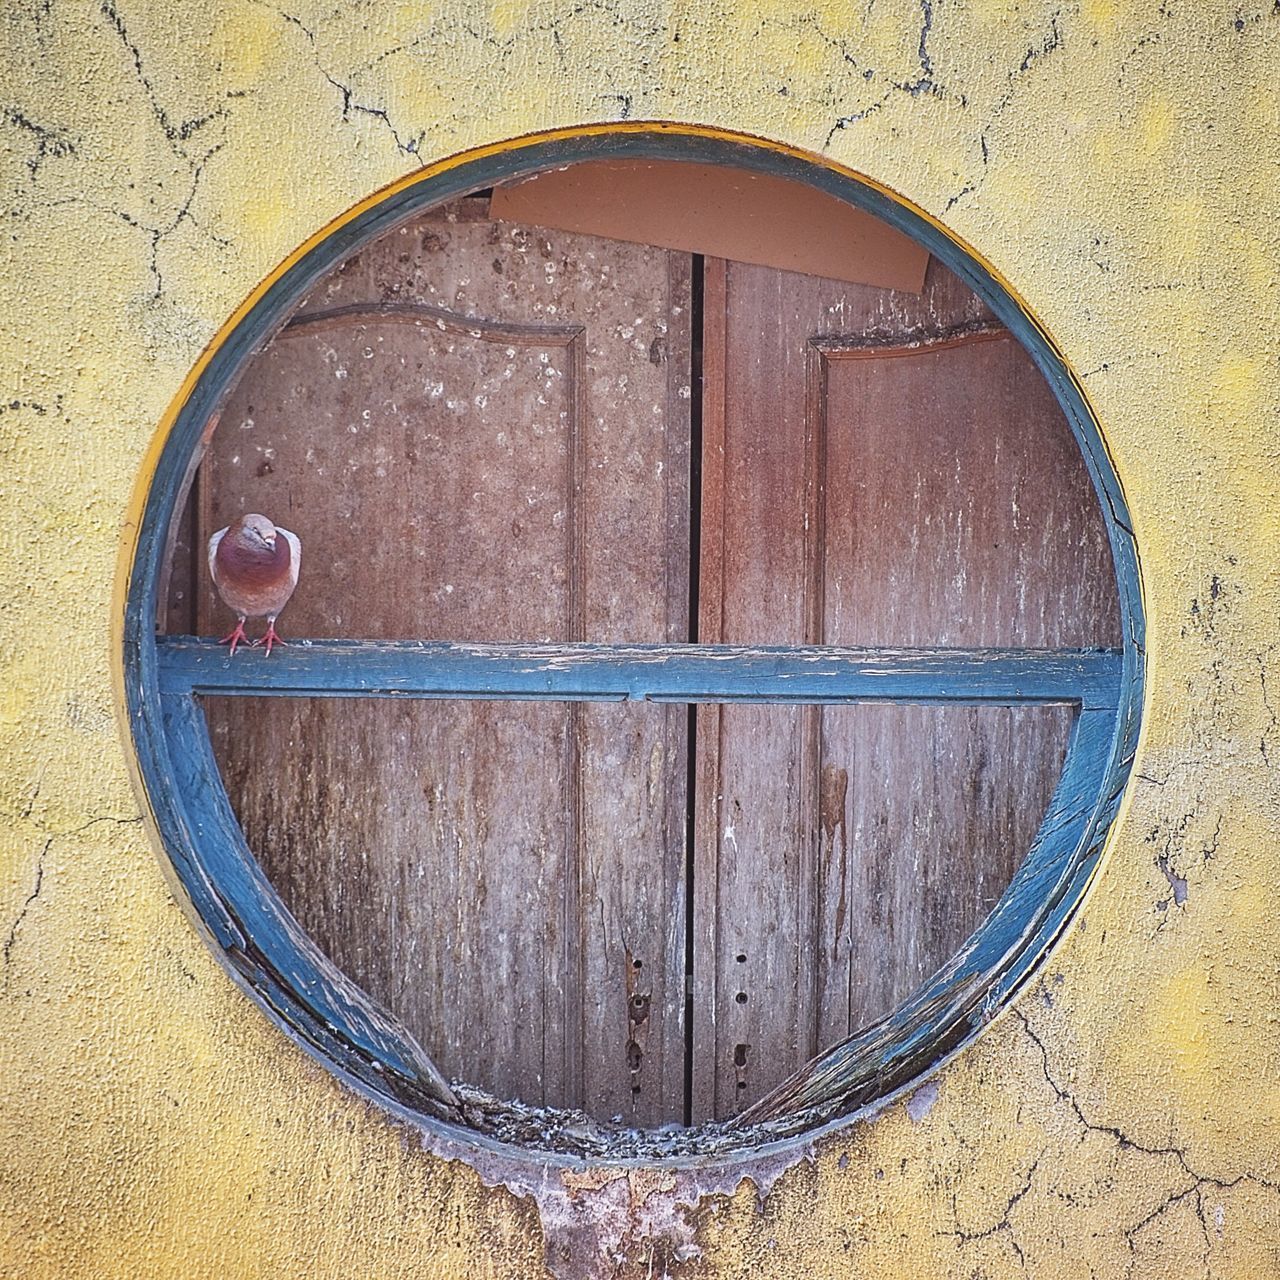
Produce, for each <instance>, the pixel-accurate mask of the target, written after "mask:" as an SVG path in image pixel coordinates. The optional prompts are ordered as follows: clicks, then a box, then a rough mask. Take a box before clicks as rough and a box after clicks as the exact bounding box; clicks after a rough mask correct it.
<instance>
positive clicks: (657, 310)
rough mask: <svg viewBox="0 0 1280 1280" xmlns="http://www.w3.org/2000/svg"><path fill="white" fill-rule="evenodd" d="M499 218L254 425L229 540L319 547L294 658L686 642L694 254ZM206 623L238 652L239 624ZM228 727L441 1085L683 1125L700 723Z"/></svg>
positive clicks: (342, 330) (400, 284) (306, 900)
mask: <svg viewBox="0 0 1280 1280" xmlns="http://www.w3.org/2000/svg"><path fill="white" fill-rule="evenodd" d="M484 207H485V206H484V202H483V201H464V202H461V203H460V204H459V205H456V206H454V207H452V208H450V209H449V210H446V211H444V212H439V213H436V214H433V215H431V216H428V217H425V218H422V219H420V220H418V221H416V222H415V223H414V224H413V225H412V226H409V227H405V228H403V229H402V230H400V231H399V232H398V233H396V234H394V235H392V236H390V237H389V238H387V239H385V240H383V241H382V242H380V243H379V244H377V245H376V246H373V247H371V248H370V249H369V250H368V251H366V252H365V253H363V254H361V255H360V256H359V257H358V258H356V259H354V260H352V261H350V262H348V263H347V264H346V265H345V266H344V267H343V269H342V270H340V271H339V272H337V273H336V274H335V275H334V276H333V277H332V278H331V279H330V280H329V281H328V282H327V283H326V284H325V285H323V286H322V287H321V288H320V289H318V290H317V291H316V292H315V294H314V295H313V296H312V297H311V298H309V299H308V300H307V301H306V302H305V303H304V305H303V306H302V308H301V311H300V313H299V314H298V316H297V317H296V318H295V319H294V320H293V322H292V323H291V324H290V325H289V327H288V328H287V329H285V330H284V332H283V333H282V334H281V335H280V336H279V337H278V338H277V339H276V341H275V342H274V343H273V344H272V346H271V347H270V349H268V350H267V351H266V352H264V353H263V354H262V356H261V357H260V358H259V359H258V360H257V361H256V363H255V364H254V365H253V367H252V369H251V370H250V371H249V373H248V374H247V375H246V377H245V378H244V380H243V381H242V382H241V384H240V386H239V387H238V389H237V390H236V392H235V393H234V395H233V396H232V398H231V400H230V402H229V403H228V404H227V405H226V406H225V409H224V411H223V413H222V415H221V422H220V425H219V427H218V429H217V432H216V433H215V438H214V441H213V443H212V445H211V448H210V451H209V454H208V456H207V458H206V461H205V463H204V469H203V474H202V475H201V478H200V489H199V493H200V513H201V514H200V521H199V523H200V533H199V539H200V541H201V543H202V542H203V539H204V538H205V537H206V536H207V535H208V533H209V532H211V531H212V530H214V529H217V528H220V527H221V526H222V525H224V524H226V523H227V522H228V521H229V520H230V519H232V518H234V517H235V516H236V515H238V514H240V513H241V512H243V511H249V510H257V511H263V512H266V513H267V514H269V515H270V516H272V518H274V519H276V520H277V521H278V522H279V523H281V524H284V525H285V526H286V527H288V528H291V529H292V530H293V531H294V532H296V533H297V534H298V535H299V536H300V537H301V539H302V544H303V549H304V551H303V555H304V560H303V571H302V572H303V577H302V583H303V586H302V588H301V589H300V590H299V591H298V593H297V595H296V597H295V599H294V601H293V603H291V605H290V606H289V609H288V611H287V613H286V614H285V616H284V618H283V619H282V626H283V628H284V633H285V634H286V636H290V635H292V636H295V637H297V636H338V637H364V638H378V639H414V638H424V639H436V640H465V641H480V642H483V641H527V642H547V641H556V640H596V641H615V640H642V641H650V642H662V641H668V640H683V639H684V638H685V637H686V634H687V621H686V620H687V612H688V546H689V534H688V525H687V521H688V509H689V502H688V493H687V485H688V474H689V466H688V447H689V427H688V421H689V404H690V391H689V353H690V341H689V297H690V282H689V262H688V258H687V257H683V256H681V255H674V254H668V253H665V252H663V251H661V250H656V249H648V248H643V247H640V246H622V245H616V244H606V243H604V242H599V241H591V240H588V239H586V238H583V237H573V236H566V235H560V236H554V237H553V236H549V235H545V234H542V233H539V232H537V231H535V230H531V229H526V228H522V227H512V226H507V225H502V224H498V223H494V222H490V221H489V220H488V219H487V217H485V215H484ZM199 599H200V611H199V618H198V624H199V628H200V630H201V631H202V632H203V633H206V634H207V633H210V632H212V631H215V630H216V629H217V627H218V626H220V625H221V622H222V621H223V620H224V619H225V610H223V609H222V608H221V606H220V605H218V603H217V601H216V598H215V597H214V596H213V595H212V593H211V592H210V591H209V590H208V589H205V590H203V591H202V592H201V593H200V596H199ZM237 660H239V659H237ZM208 714H209V721H210V726H211V732H212V735H213V741H214V746H215V750H216V753H217V756H218V759H219V762H220V765H221V767H222V771H223V775H224V777H225V779H226V781H227V786H228V790H229V793H230V795H231V797H232V800H233V803H234V805H235V807H236V810H237V813H238V816H239V818H240V820H241V824H242V825H243V827H244V829H245V832H246V835H247V837H248V840H249V844H250V847H251V848H252V849H254V851H255V852H256V853H257V854H258V856H259V859H260V861H261V862H262V864H263V866H264V868H265V870H266V872H267V874H268V876H269V877H270V878H271V880H272V881H273V883H274V884H275V885H276V887H277V888H278V890H279V891H280V893H281V895H282V896H283V898H284V901H285V903H286V905H288V906H289V908H290V909H291V910H292V911H293V913H294V914H295V915H296V916H297V918H298V920H299V921H300V922H301V923H302V925H303V926H304V927H305V928H306V929H307V930H308V931H309V932H310V933H311V934H312V935H313V936H314V937H315V938H316V939H317V940H318V941H319V943H320V944H321V946H322V947H323V948H324V949H325V950H326V951H327V952H328V953H329V955H330V956H331V958H333V959H334V961H335V962H336V963H337V964H338V965H339V966H340V967H341V968H342V969H344V970H345V971H346V972H347V973H349V974H350V975H351V976H352V977H354V978H355V979H356V980H357V981H358V982H359V983H360V984H361V985H362V986H364V987H365V988H366V990H368V991H369V993H370V994H371V995H373V996H374V997H375V998H377V999H378V1000H380V1001H382V1002H384V1003H385V1004H387V1005H388V1006H389V1007H390V1008H391V1009H392V1010H393V1011H394V1012H396V1013H397V1014H398V1015H399V1016H400V1017H401V1018H402V1019H403V1020H404V1021H405V1023H406V1024H407V1025H408V1027H409V1028H410V1030H411V1031H413V1032H414V1033H415V1035H416V1036H417V1037H418V1038H419V1039H420V1040H421V1041H422V1043H423V1044H424V1045H425V1046H426V1047H427V1048H428V1051H429V1052H430V1053H431V1054H432V1055H433V1056H434V1057H435V1058H436V1060H437V1061H438V1062H439V1063H440V1065H441V1067H442V1069H443V1070H444V1071H446V1072H447V1073H449V1074H451V1075H457V1076H459V1077H462V1078H465V1079H468V1080H470V1081H472V1082H474V1083H478V1084H480V1085H481V1086H483V1087H486V1088H488V1089H491V1090H493V1091H494V1092H496V1093H498V1094H499V1095H502V1096H514V1097H519V1098H522V1099H524V1100H526V1101H529V1102H533V1103H548V1104H555V1105H563V1104H569V1103H574V1104H582V1105H585V1106H586V1107H587V1108H588V1109H589V1110H590V1111H592V1112H593V1113H595V1114H598V1115H605V1116H609V1115H615V1114H622V1115H624V1116H625V1117H626V1118H627V1119H628V1120H630V1121H633V1122H635V1123H641V1124H648V1123H656V1122H660V1121H662V1120H665V1119H668V1118H670V1117H671V1116H672V1115H676V1116H679V1115H681V1114H682V1112H683V1094H684V1033H683V1015H684V971H685V905H684V892H685V888H684V879H685V877H684V866H685V841H684V819H685V809H686V799H685V776H686V764H685V751H686V725H685V715H684V712H683V710H682V709H677V708H667V707H660V706H652V705H648V704H598V705H592V704H588V705H571V704H568V703H552V704H548V703H539V704H519V703H511V702H505V703H485V702H447V703H446V702H431V703H422V702H414V703H403V704H399V703H394V702H361V701H358V700H352V701H349V702H348V701H327V700H319V699H317V700H308V699H299V700H283V699H281V700H263V701H261V702H258V703H256V704H255V705H253V706H248V705H246V704H245V703H244V702H236V701H234V700H231V701H228V702H226V703H225V704H219V703H218V702H217V700H214V699H211V700H209V707H208ZM629 1046H631V1047H630V1049H629Z"/></svg>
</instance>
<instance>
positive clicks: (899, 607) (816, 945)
mask: <svg viewBox="0 0 1280 1280" xmlns="http://www.w3.org/2000/svg"><path fill="white" fill-rule="evenodd" d="M713 291H714V293H715V294H716V295H717V296H718V297H720V298H722V300H723V305H722V306H721V307H718V308H716V309H714V310H713V309H712V308H711V307H710V306H709V307H708V310H707V321H706V323H707V333H706V338H705V344H706V350H707V352H708V353H712V354H709V357H708V368H709V370H711V371H713V373H714V376H715V377H716V379H717V385H716V389H715V391H714V392H712V394H711V395H710V396H709V398H708V400H707V402H706V404H707V406H708V409H709V415H710V413H715V414H717V415H718V417H717V418H716V419H715V420H712V418H711V417H710V416H708V418H707V419H705V434H704V477H705V483H706V485H707V493H706V496H705V501H704V509H703V528H702V533H703V561H702V566H701V567H702V582H703V588H704V595H703V601H702V609H701V614H700V619H701V624H702V628H703V629H702V631H701V633H700V634H701V638H702V639H703V640H705V641H724V642H730V643H739V644H783V643H793V644H805V643H808V644H821V643H835V644H853V645H857V644H870V645H883V644H889V645H902V644H925V645H927V644H939V645H1033V646H1040V645H1045V646H1052V645H1058V644H1083V645H1101V644H1114V643H1116V641H1117V639H1118V621H1117V619H1118V605H1117V603H1116V599H1115V591H1114V585H1113V583H1114V576H1113V574H1112V572H1111V567H1110V559H1109V553H1108V551H1107V546H1106V538H1105V530H1104V527H1103V522H1102V519H1101V514H1100V512H1099V511H1098V508H1097V502H1096V499H1095V497H1094V495H1093V493H1092V491H1091V489H1090V487H1089V484H1088V479H1087V476H1086V473H1085V469H1084V466H1083V463H1082V460H1081V459H1080V456H1079V452H1078V449H1077V446H1076V445H1075V442H1074V440H1073V439H1072V437H1071V434H1070V431H1069V429H1068V427H1067V425H1066V422H1065V420H1064V419H1063V417H1062V414H1061V411H1060V410H1059V408H1058V406H1057V404H1056V402H1055V401H1054V400H1053V397H1052V395H1051V394H1050V392H1049V391H1048V388H1047V387H1046V386H1045V384H1044V382H1043V379H1042V378H1040V376H1039V374H1038V373H1037V372H1036V370H1035V369H1034V367H1033V366H1032V364H1031V362H1030V359H1029V358H1028V357H1027V356H1026V355H1025V353H1024V352H1022V350H1021V348H1019V347H1018V345H1017V344H1016V343H1015V342H1013V341H1012V339H1011V338H1009V337H1008V336H1007V335H1005V334H1004V333H1003V332H1002V331H1001V330H1000V329H999V327H998V326H996V325H995V324H994V323H993V317H992V316H991V314H990V313H989V312H988V311H987V310H986V308H985V307H984V306H983V305H982V304H981V303H980V302H979V301H978V299H977V298H976V297H974V295H972V294H971V293H970V292H969V291H968V290H967V289H966V288H965V287H964V286H963V285H961V284H960V282H959V281H958V280H956V279H955V278H954V277H953V276H951V275H950V274H949V273H948V272H946V271H945V270H943V269H942V268H941V267H940V266H939V265H938V264H937V263H936V262H935V263H933V264H932V265H931V267H930V271H929V275H928V278H927V281H926V289H925V292H924V294H923V295H922V296H921V297H919V298H917V297H914V296H911V295H894V294H890V293H886V292H883V291H876V290H870V289H865V288H858V287H856V286H845V285H840V284H836V283H834V282H829V281H815V280H812V279H808V278H805V277H800V276H787V275H783V274H781V273H776V272H769V271H766V270H763V269H760V268H755V267H749V266H744V265H741V264H725V265H720V264H717V265H715V266H714V267H713V268H712V274H711V275H710V276H709V277H708V297H710V296H711V295H712V293H713ZM713 487H715V488H718V492H712V489H713ZM705 721H706V723H707V729H708V731H707V732H706V733H704V734H702V735H700V737H699V742H698V752H699V760H698V768H697V774H698V793H697V805H698V808H699V809H700V810H701V811H702V813H703V817H702V820H701V825H700V828H699V831H700V841H699V847H698V851H697V869H696V873H695V880H694V885H695V897H694V929H695V938H696V939H697V940H698V942H699V943H700V944H701V945H702V946H703V947H704V948H705V949H706V951H707V953H708V954H709V955H710V956H711V957H712V958H711V959H710V961H709V962H707V963H705V964H704V965H702V966H700V967H699V966H695V992H696V998H695V1010H696V1013H697V1018H696V1020H695V1025H694V1036H695V1052H696V1054H697V1056H698V1061H699V1071H698V1074H697V1081H696V1083H695V1105H694V1114H695V1117H696V1118H698V1117H711V1116H716V1117H723V1116H725V1115H729V1114H733V1113H734V1112H736V1111H738V1110H740V1109H741V1108H743V1107H744V1106H747V1105H749V1104H751V1103H752V1102H754V1101H755V1100H756V1099H758V1098H760V1097H761V1096H762V1095H764V1094H766V1093H767V1092H768V1091H769V1090H771V1089H773V1088H774V1087H776V1086H777V1085H778V1084H779V1083H780V1082H781V1081H782V1080H783V1079H784V1078H786V1077H787V1076H789V1075H791V1073H792V1072H794V1071H795V1070H796V1069H797V1068H799V1067H800V1066H801V1065H802V1064H803V1063H804V1062H805V1060H806V1059H808V1058H809V1057H811V1056H812V1055H813V1054H815V1053H816V1052H817V1051H818V1050H819V1049H821V1048H822V1047H824V1046H825V1045H827V1044H830V1043H831V1042H833V1041H840V1040H844V1039H845V1038H846V1037H848V1036H849V1035H850V1033H852V1032H854V1031H856V1030H857V1029H858V1028H859V1027H861V1026H864V1025H866V1024H867V1023H868V1022H871V1021H873V1020H875V1019H876V1018H878V1017H879V1016H880V1015H882V1014H884V1013H885V1012H887V1011H888V1010H889V1009H890V1008H892V1007H893V1006H894V1005H895V1004H897V1003H898V1002H899V1001H900V1000H902V999H903V998H904V997H905V996H906V995H907V994H909V993H910V992H911V991H912V990H914V989H915V988H916V987H917V986H919V984H920V983H921V982H922V981H923V980H924V979H925V978H927V977H928V976H929V975H930V974H931V973H933V972H934V971H935V970H936V969H937V968H938V967H939V966H940V965H942V964H943V963H944V961H946V959H947V958H948V956H950V955H951V954H952V953H953V952H954V951H955V950H956V948H957V947H958V946H959V944H960V943H961V942H962V941H963V940H964V938H965V937H967V936H968V934H969V933H970V932H971V931H972V929H973V928H974V926H975V925H976V924H977V923H978V922H980V921H981V919H982V918H983V917H984V916H985V914H986V913H987V911H988V910H989V909H990V908H991V906H992V905H993V904H994V903H995V901H996V900H997V899H998V897H999V895H1000V893H1001V892H1002V891H1003V889H1004V888H1005V886H1006V885H1007V884H1008V882H1009V880H1010V877H1011V876H1012V874H1013V872H1014V870H1015V868H1016V866H1017V865H1018V863H1019V861H1020V860H1021V858H1022V856H1023V855H1024V854H1025V852H1026V850H1027V848H1028V847H1029V845H1030V844H1031V841H1032V838H1033V836H1034V835H1035V833H1036V830H1037V827H1038V824H1039V820H1040V817H1041V815H1042V814H1043V813H1044V812H1045V808H1046V806H1047V804H1048V802H1049V798H1050V795H1051V794H1052V791H1053V787H1054V784H1055V782H1056V780H1057V777H1058V774H1059V771H1060V769H1061V763H1062V759H1063V752H1064V749H1065V743H1066V735H1067V731H1068V729H1069V725H1070V714H1069V713H1068V712H1066V711H1062V710H1060V711H1050V710H1045V711H1033V710H1029V709H1028V710H1017V711H1011V710H1008V711H995V710H983V711H977V710H974V711H961V710H959V709H949V710H926V709H923V708H902V709H900V708H873V707H859V708H851V709H845V708H825V709H822V710H818V709H811V710H808V711H804V712H787V711H785V710H783V709H780V708H769V709H765V708H759V709H757V708H746V707H736V706H734V707H724V708H721V709H719V710H718V711H714V712H710V713H708V715H707V716H706V717H705ZM712 722H714V724H713V723H712ZM700 723H701V722H700ZM713 815H714V818H713Z"/></svg>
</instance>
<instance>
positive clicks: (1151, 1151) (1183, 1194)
mask: <svg viewBox="0 0 1280 1280" xmlns="http://www.w3.org/2000/svg"><path fill="white" fill-rule="evenodd" d="M1011 1012H1012V1014H1013V1015H1014V1017H1016V1018H1017V1019H1018V1021H1019V1022H1020V1023H1021V1024H1022V1028H1023V1030H1024V1031H1025V1032H1026V1034H1027V1037H1028V1038H1029V1039H1030V1040H1031V1042H1032V1044H1034V1045H1035V1047H1036V1049H1037V1051H1038V1053H1039V1057H1040V1066H1041V1070H1042V1072H1043V1073H1044V1078H1045V1082H1046V1083H1047V1084H1048V1086H1049V1088H1050V1089H1051V1090H1053V1093H1054V1095H1055V1097H1056V1098H1057V1100H1058V1101H1059V1102H1063V1103H1065V1104H1066V1105H1067V1106H1068V1107H1069V1108H1070V1110H1071V1113H1072V1114H1073V1115H1074V1116H1075V1118H1076V1120H1077V1121H1078V1123H1079V1124H1080V1126H1081V1128H1082V1129H1083V1130H1084V1131H1085V1132H1087V1133H1099V1134H1103V1135H1105V1136H1107V1137H1110V1138H1112V1139H1114V1141H1115V1142H1116V1145H1117V1146H1118V1148H1119V1149H1121V1150H1124V1151H1136V1152H1138V1153H1139V1154H1141V1155H1149V1156H1155V1157H1164V1158H1167V1159H1172V1160H1173V1161H1175V1162H1176V1164H1177V1165H1178V1167H1179V1168H1180V1169H1181V1170H1182V1172H1183V1173H1184V1174H1185V1176H1186V1177H1187V1178H1189V1179H1190V1184H1189V1185H1188V1186H1186V1187H1183V1188H1182V1189H1180V1190H1178V1191H1176V1192H1173V1193H1171V1194H1170V1195H1169V1196H1167V1197H1166V1199H1165V1200H1164V1201H1163V1202H1162V1203H1161V1204H1160V1205H1158V1206H1157V1207H1156V1208H1155V1209H1154V1210H1153V1211H1151V1212H1150V1213H1148V1214H1146V1215H1144V1216H1143V1218H1141V1219H1140V1220H1139V1221H1138V1222H1136V1223H1134V1224H1132V1225H1131V1226H1129V1227H1127V1228H1124V1229H1123V1230H1124V1235H1125V1238H1126V1240H1127V1241H1128V1243H1129V1248H1130V1251H1131V1252H1135V1250H1134V1244H1133V1237H1135V1236H1136V1235H1137V1234H1138V1233H1139V1232H1140V1231H1141V1230H1142V1229H1143V1228H1145V1227H1146V1226H1148V1225H1150V1223H1151V1222H1152V1221H1154V1220H1155V1219H1156V1218H1158V1217H1159V1216H1160V1215H1161V1214H1162V1213H1165V1212H1167V1211H1168V1210H1169V1209H1170V1208H1171V1207H1172V1206H1173V1205H1174V1204H1176V1203H1178V1202H1180V1201H1182V1200H1184V1199H1186V1198H1187V1197H1188V1196H1190V1195H1192V1194H1194V1195H1196V1197H1197V1216H1198V1217H1199V1219H1200V1223H1201V1227H1202V1228H1203V1230H1204V1236H1205V1242H1206V1257H1207V1252H1208V1249H1209V1247H1210V1246H1211V1240H1210V1235H1209V1226H1208V1223H1207V1221H1206V1219H1205V1216H1204V1202H1203V1193H1204V1190H1205V1188H1207V1187H1214V1188H1217V1189H1218V1190H1219V1191H1230V1190H1233V1189H1234V1188H1236V1187H1238V1186H1240V1185H1241V1184H1242V1183H1246V1182H1248V1183H1253V1184H1254V1185H1255V1186H1259V1187H1263V1188H1265V1189H1266V1190H1268V1191H1271V1192H1274V1193H1276V1194H1277V1195H1280V1183H1278V1182H1273V1181H1271V1180H1270V1179H1268V1178H1264V1177H1263V1176H1262V1175H1260V1174H1257V1173H1249V1172H1242V1173H1238V1174H1236V1175H1235V1176H1234V1177H1231V1178H1221V1177H1216V1176H1214V1175H1213V1174H1209V1173H1203V1172H1201V1171H1200V1170H1198V1169H1196V1168H1195V1167H1194V1166H1193V1165H1192V1163H1191V1160H1190V1158H1189V1157H1188V1155H1187V1152H1186V1148H1185V1147H1179V1146H1173V1145H1170V1146H1164V1147H1159V1146H1152V1145H1149V1144H1147V1143H1143V1142H1139V1141H1138V1140H1137V1139H1136V1138H1133V1137H1131V1136H1130V1135H1129V1134H1128V1133H1127V1132H1126V1131H1125V1130H1124V1129H1121V1128H1120V1127H1119V1126H1117V1125H1111V1124H1102V1123H1099V1122H1098V1121H1095V1120H1091V1119H1090V1118H1089V1117H1088V1116H1087V1115H1086V1114H1085V1111H1084V1108H1083V1107H1082V1106H1081V1105H1080V1101H1079V1099H1078V1098H1077V1097H1076V1096H1075V1094H1074V1093H1072V1091H1071V1090H1070V1089H1067V1088H1065V1087H1064V1086H1063V1085H1061V1084H1059V1083H1058V1081H1057V1078H1056V1077H1055V1075H1054V1073H1053V1070H1052V1069H1051V1067H1050V1065H1049V1050H1048V1047H1047V1046H1046V1045H1045V1043H1044V1041H1043V1040H1042V1039H1041V1037H1040V1035H1039V1033H1038V1032H1037V1031H1036V1030H1035V1028H1034V1027H1033V1026H1032V1025H1031V1020H1030V1019H1029V1018H1028V1017H1027V1015H1026V1014H1025V1013H1024V1012H1023V1011H1022V1010H1021V1009H1019V1008H1017V1007H1016V1006H1015V1007H1014V1008H1012V1009H1011ZM1024 1194H1025V1192H1024ZM1019 1198H1021V1197H1019ZM1006 1217H1007V1213H1006ZM1135 1261H1136V1253H1135Z"/></svg>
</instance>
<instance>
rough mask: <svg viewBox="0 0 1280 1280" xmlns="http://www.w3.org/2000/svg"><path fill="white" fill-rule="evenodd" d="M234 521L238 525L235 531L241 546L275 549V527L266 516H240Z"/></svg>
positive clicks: (255, 548)
mask: <svg viewBox="0 0 1280 1280" xmlns="http://www.w3.org/2000/svg"><path fill="white" fill-rule="evenodd" d="M236 523H237V524H238V526H239V527H238V529H236V530H235V533H236V535H237V540H238V541H239V542H240V543H241V545H242V546H244V547H247V548H251V549H253V550H255V551H258V550H263V551H268V552H273V551H275V549H276V527H275V525H273V524H272V523H271V521H270V520H268V519H267V517H266V516H260V515H247V516H241V517H240V519H239V520H238V521H237V522H236Z"/></svg>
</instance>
